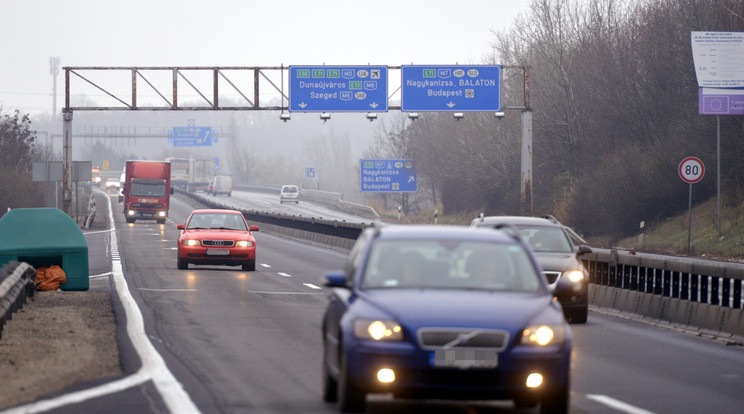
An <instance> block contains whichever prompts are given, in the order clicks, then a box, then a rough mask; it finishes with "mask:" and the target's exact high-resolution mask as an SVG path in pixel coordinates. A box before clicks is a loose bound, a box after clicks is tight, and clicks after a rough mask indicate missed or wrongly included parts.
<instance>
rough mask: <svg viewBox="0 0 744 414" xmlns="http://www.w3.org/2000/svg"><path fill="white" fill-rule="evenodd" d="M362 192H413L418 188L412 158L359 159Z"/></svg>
mask: <svg viewBox="0 0 744 414" xmlns="http://www.w3.org/2000/svg"><path fill="white" fill-rule="evenodd" d="M361 178H362V183H361V185H362V192H380V193H384V192H387V193H413V192H416V191H417V190H418V179H417V178H416V164H415V163H414V162H413V160H361Z"/></svg>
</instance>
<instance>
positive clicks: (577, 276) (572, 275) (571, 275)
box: [564, 270, 584, 283]
mask: <svg viewBox="0 0 744 414" xmlns="http://www.w3.org/2000/svg"><path fill="white" fill-rule="evenodd" d="M564 274H565V275H566V277H568V280H570V281H572V282H574V283H578V282H581V281H582V280H584V272H582V271H581V270H572V271H570V272H565V273H564Z"/></svg>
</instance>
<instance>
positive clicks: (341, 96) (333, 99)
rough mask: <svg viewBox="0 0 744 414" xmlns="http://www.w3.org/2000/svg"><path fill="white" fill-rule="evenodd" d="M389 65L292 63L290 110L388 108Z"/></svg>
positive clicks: (317, 110) (351, 110)
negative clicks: (314, 64)
mask: <svg viewBox="0 0 744 414" xmlns="http://www.w3.org/2000/svg"><path fill="white" fill-rule="evenodd" d="M387 72H388V69H387V66H290V67H289V111H290V112H291V111H296V112H387V110H388V104H387V89H388V77H387Z"/></svg>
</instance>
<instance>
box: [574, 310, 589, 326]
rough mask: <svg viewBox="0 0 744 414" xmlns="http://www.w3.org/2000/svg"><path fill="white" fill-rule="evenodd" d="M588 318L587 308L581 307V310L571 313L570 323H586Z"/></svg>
mask: <svg viewBox="0 0 744 414" xmlns="http://www.w3.org/2000/svg"><path fill="white" fill-rule="evenodd" d="M588 317H589V307H588V306H586V307H583V308H581V309H576V310H574V311H573V312H571V315H570V319H571V323H586V320H587V319H588Z"/></svg>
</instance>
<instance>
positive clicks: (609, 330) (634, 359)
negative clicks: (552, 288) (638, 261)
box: [572, 311, 744, 414]
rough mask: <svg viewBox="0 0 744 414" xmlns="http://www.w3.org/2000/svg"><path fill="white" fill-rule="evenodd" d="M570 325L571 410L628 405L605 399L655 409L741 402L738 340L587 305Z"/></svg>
mask: <svg viewBox="0 0 744 414" xmlns="http://www.w3.org/2000/svg"><path fill="white" fill-rule="evenodd" d="M572 329H573V333H574V352H573V369H572V395H573V397H574V399H573V401H572V407H573V408H575V409H580V410H586V412H591V413H617V412H632V411H622V410H617V409H612V408H610V407H609V406H608V403H607V400H608V399H610V400H611V401H614V402H621V403H623V404H627V405H629V406H631V407H636V408H638V409H642V410H646V411H635V412H649V413H657V414H662V413H675V414H678V413H702V412H718V413H734V412H741V407H742V406H744V395H743V394H742V393H741V390H743V389H744V349H743V348H742V347H741V346H727V345H726V344H725V343H723V342H720V341H714V340H709V339H705V338H701V337H698V336H696V335H694V334H691V333H682V332H679V331H675V330H672V329H665V328H660V327H658V326H654V325H651V324H648V323H644V322H643V321H641V320H635V321H634V320H629V319H627V318H620V317H618V316H613V315H609V314H603V313H599V312H594V311H593V312H591V315H590V317H589V321H588V323H587V324H586V325H572ZM605 397H606V398H605ZM600 401H605V402H604V403H602V402H600Z"/></svg>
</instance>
